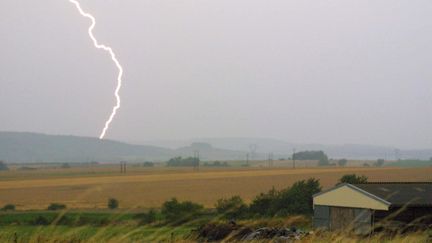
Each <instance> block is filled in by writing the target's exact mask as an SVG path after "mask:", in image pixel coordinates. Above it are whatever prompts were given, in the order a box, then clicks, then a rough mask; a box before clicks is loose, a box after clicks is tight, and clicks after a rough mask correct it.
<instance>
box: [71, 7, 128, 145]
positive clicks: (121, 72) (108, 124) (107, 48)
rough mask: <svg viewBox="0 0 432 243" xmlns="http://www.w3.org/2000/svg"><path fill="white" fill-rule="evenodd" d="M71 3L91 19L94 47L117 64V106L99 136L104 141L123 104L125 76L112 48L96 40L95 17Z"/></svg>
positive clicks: (90, 32) (91, 36) (89, 30)
mask: <svg viewBox="0 0 432 243" xmlns="http://www.w3.org/2000/svg"><path fill="white" fill-rule="evenodd" d="M69 2H71V3H73V4H74V5H75V6H76V8H77V9H78V11H79V13H80V14H81V15H82V16H83V17H86V18H89V19H90V20H91V25H90V27H89V29H88V34H89V36H90V38H91V40H92V41H93V44H94V46H95V47H96V48H97V49H102V50H104V51H106V52H108V53H109V54H110V56H111V59H112V61H113V62H114V63H115V65H116V66H117V69H118V76H117V87H116V89H115V91H114V96H115V97H116V105H115V106H114V107H113V109H112V112H111V115H110V116H109V118H108V120H107V121H106V122H105V126H104V128H103V129H102V132H101V134H100V136H99V139H103V138H104V137H105V134H106V132H107V130H108V128H109V126H110V124H111V122H112V120H113V119H114V117H115V115H116V114H117V110H118V109H119V108H120V104H121V98H120V94H119V93H120V89H121V87H122V76H123V67H122V66H121V65H120V62H119V61H118V60H117V58H116V55H115V53H114V51H113V50H112V48H111V47H109V46H106V45H104V44H99V42H98V40H97V39H96V38H95V36H94V35H93V29H94V28H95V25H96V19H95V17H93V16H92V15H91V14H89V13H86V12H84V10H83V9H82V8H81V5H80V3H79V2H78V1H76V0H69Z"/></svg>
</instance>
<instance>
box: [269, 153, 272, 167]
mask: <svg viewBox="0 0 432 243" xmlns="http://www.w3.org/2000/svg"><path fill="white" fill-rule="evenodd" d="M268 165H269V167H273V153H269V154H268Z"/></svg>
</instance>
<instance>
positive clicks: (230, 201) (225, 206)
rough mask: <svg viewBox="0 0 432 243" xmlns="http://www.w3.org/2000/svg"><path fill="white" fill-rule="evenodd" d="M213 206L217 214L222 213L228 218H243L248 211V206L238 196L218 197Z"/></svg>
mask: <svg viewBox="0 0 432 243" xmlns="http://www.w3.org/2000/svg"><path fill="white" fill-rule="evenodd" d="M215 208H216V211H217V212H218V213H219V214H223V215H224V217H225V218H228V219H239V218H244V217H245V216H246V214H247V211H248V206H247V205H246V203H244V201H243V199H242V198H241V197H240V196H233V197H231V198H227V199H225V198H223V199H219V200H218V201H217V202H216V205H215Z"/></svg>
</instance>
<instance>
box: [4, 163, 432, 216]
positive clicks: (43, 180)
mask: <svg viewBox="0 0 432 243" xmlns="http://www.w3.org/2000/svg"><path fill="white" fill-rule="evenodd" d="M349 173H356V174H363V175H366V176H367V177H369V180H370V181H383V180H386V181H431V180H432V177H431V176H430V175H431V174H432V168H431V167H426V168H398V167H383V168H375V167H346V168H344V167H323V168H318V167H310V168H296V169H292V168H288V167H279V168H265V167H227V168H201V169H200V170H199V171H194V170H193V169H191V168H165V167H154V168H143V167H133V166H130V168H129V167H128V171H127V173H126V174H120V173H119V170H118V166H117V165H104V166H93V167H91V166H79V167H72V168H69V169H62V168H38V169H37V170H31V171H20V170H16V169H12V170H10V171H5V172H1V173H0V178H1V179H0V205H5V204H9V203H10V204H14V205H16V207H17V209H18V210H33V209H35V210H36V209H44V208H46V207H47V206H48V205H49V204H50V203H53V202H56V203H63V204H66V205H67V207H68V208H69V209H73V208H75V209H102V208H106V203H107V199H108V198H116V199H118V200H119V201H120V208H128V209H139V208H143V209H146V208H152V207H160V205H161V204H162V203H163V202H164V201H166V200H168V199H170V198H172V197H177V198H178V199H180V200H191V201H194V202H198V203H201V204H204V206H206V207H213V205H214V203H215V202H216V201H217V199H220V198H224V197H229V196H232V195H240V196H241V197H242V198H244V199H245V201H247V202H249V201H250V200H251V199H252V198H253V197H255V196H256V195H257V194H259V193H260V192H265V191H268V190H269V189H271V188H272V187H275V188H276V189H281V188H285V187H288V186H290V185H291V184H292V183H294V182H295V181H298V180H302V179H308V178H311V177H314V178H317V179H319V180H320V182H321V185H322V186H323V188H324V189H325V188H329V187H331V186H333V185H334V184H335V183H336V182H337V180H338V179H339V178H340V177H341V176H342V175H344V174H349ZM383 178H385V179H383Z"/></svg>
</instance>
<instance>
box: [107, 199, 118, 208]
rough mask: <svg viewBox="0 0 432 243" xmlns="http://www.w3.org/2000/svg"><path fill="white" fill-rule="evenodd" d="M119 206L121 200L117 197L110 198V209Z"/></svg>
mask: <svg viewBox="0 0 432 243" xmlns="http://www.w3.org/2000/svg"><path fill="white" fill-rule="evenodd" d="M118 207H119V201H118V200H117V199H115V198H110V199H108V208H109V209H116V208H118Z"/></svg>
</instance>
